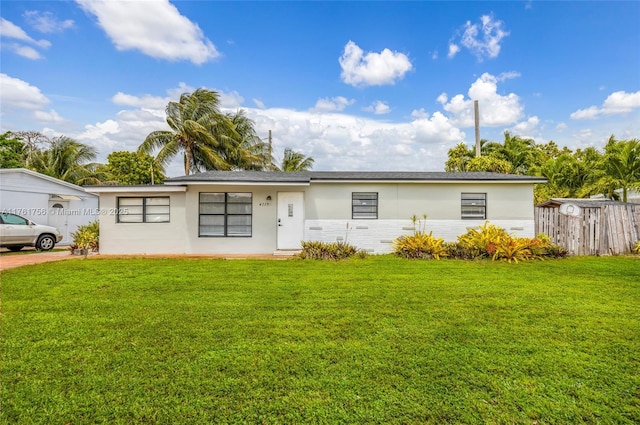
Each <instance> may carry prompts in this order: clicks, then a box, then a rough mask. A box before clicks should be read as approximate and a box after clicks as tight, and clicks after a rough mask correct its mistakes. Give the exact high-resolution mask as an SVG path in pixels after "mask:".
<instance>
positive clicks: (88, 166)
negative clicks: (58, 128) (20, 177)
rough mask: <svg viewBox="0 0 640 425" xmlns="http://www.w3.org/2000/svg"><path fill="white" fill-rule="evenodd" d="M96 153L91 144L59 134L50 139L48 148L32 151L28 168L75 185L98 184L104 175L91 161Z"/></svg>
mask: <svg viewBox="0 0 640 425" xmlns="http://www.w3.org/2000/svg"><path fill="white" fill-rule="evenodd" d="M96 155H97V150H96V148H94V147H93V146H89V145H85V144H82V143H79V142H77V141H75V140H73V139H72V138H70V137H66V136H60V137H56V138H54V139H52V140H51V143H50V145H49V148H48V149H45V150H38V151H35V152H34V153H33V155H32V162H31V164H30V168H31V169H32V170H34V171H37V172H39V173H41V174H45V175H47V176H50V177H54V178H56V179H60V180H64V181H66V182H69V183H73V184H77V185H86V184H99V183H101V182H102V181H103V180H104V176H102V175H101V173H100V171H99V169H98V164H97V163H94V162H92V161H93V160H94V159H95V158H96Z"/></svg>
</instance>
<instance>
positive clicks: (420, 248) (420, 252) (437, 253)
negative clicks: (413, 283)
mask: <svg viewBox="0 0 640 425" xmlns="http://www.w3.org/2000/svg"><path fill="white" fill-rule="evenodd" d="M393 249H394V252H395V254H396V255H398V256H400V257H403V258H424V259H431V258H435V259H436V260H439V259H440V257H446V256H448V255H449V252H448V250H447V245H445V243H444V239H442V238H436V237H434V236H433V232H429V233H428V234H427V233H425V232H416V233H414V234H413V235H411V236H400V237H399V238H397V239H396V240H395V241H393Z"/></svg>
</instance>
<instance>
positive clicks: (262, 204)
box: [258, 202, 271, 207]
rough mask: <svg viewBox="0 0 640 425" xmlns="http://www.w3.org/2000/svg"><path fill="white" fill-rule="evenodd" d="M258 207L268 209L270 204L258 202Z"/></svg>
mask: <svg viewBox="0 0 640 425" xmlns="http://www.w3.org/2000/svg"><path fill="white" fill-rule="evenodd" d="M258 205H259V206H261V207H268V206H269V205H271V204H270V203H269V202H260V203H259V204H258Z"/></svg>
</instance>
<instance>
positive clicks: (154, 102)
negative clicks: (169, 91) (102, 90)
mask: <svg viewBox="0 0 640 425" xmlns="http://www.w3.org/2000/svg"><path fill="white" fill-rule="evenodd" d="M111 101H112V102H113V103H115V104H116V105H123V106H134V107H139V108H157V109H162V108H165V107H166V106H167V103H169V98H168V97H159V96H151V95H148V94H146V95H142V96H134V95H132V94H126V93H122V92H118V93H116V94H115V95H114V96H113V97H112V98H111Z"/></svg>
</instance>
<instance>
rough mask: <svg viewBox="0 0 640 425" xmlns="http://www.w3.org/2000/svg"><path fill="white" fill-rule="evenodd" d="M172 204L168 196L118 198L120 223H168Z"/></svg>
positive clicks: (117, 210) (117, 211)
mask: <svg viewBox="0 0 640 425" xmlns="http://www.w3.org/2000/svg"><path fill="white" fill-rule="evenodd" d="M169 213H170V203H169V197H168V196H157V197H149V198H118V206H117V208H116V217H117V221H118V223H168V222H169Z"/></svg>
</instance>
